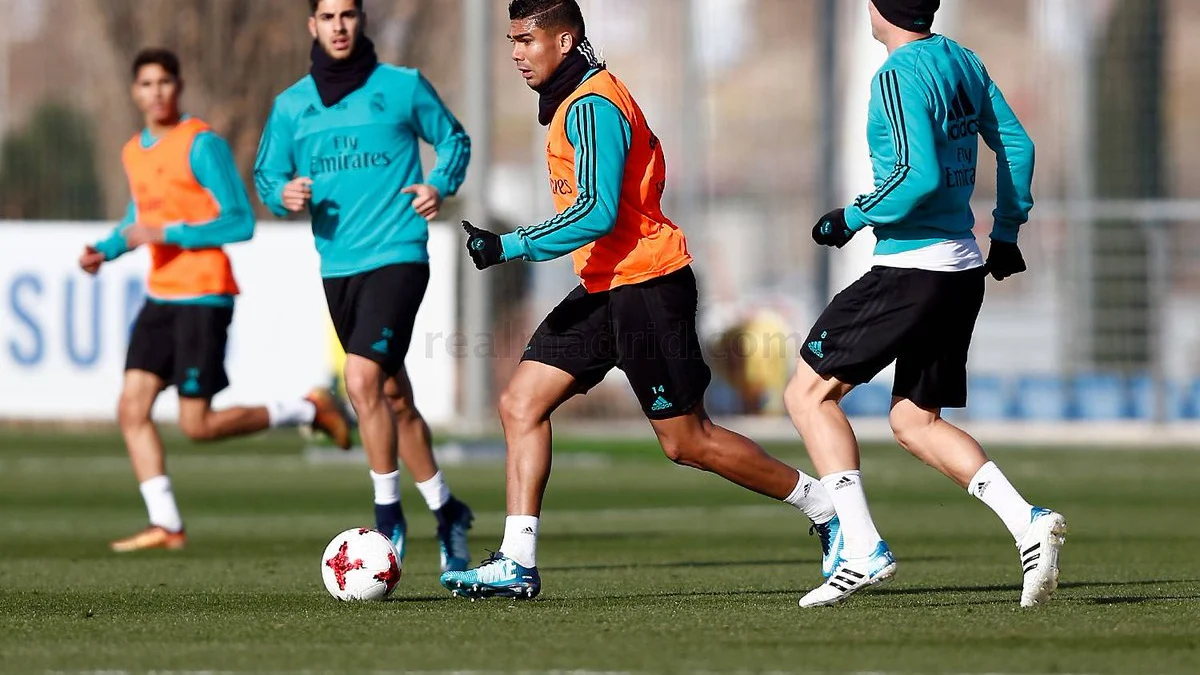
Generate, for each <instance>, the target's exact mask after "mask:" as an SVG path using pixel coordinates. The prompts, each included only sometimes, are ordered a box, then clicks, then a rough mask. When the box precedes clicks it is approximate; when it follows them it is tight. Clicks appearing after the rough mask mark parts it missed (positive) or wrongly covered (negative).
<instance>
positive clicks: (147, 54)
mask: <svg viewBox="0 0 1200 675" xmlns="http://www.w3.org/2000/svg"><path fill="white" fill-rule="evenodd" d="M146 66H161V67H162V69H163V70H165V71H167V73H168V74H169V75H170V76H171V77H173V78H175V80H176V81H178V80H179V57H178V56H175V52H173V51H171V50H169V49H161V48H158V47H151V48H149V49H143V50H142V51H140V52H138V53H137V56H135V57H133V68H132V69H131V70H132V73H131V74H132V75H133V79H134V80H137V77H138V73H140V72H142V68H145V67H146Z"/></svg>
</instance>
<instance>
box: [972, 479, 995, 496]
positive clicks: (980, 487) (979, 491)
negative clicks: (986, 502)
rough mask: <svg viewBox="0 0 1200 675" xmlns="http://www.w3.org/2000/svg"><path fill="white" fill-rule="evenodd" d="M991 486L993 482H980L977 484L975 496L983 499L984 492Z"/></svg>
mask: <svg viewBox="0 0 1200 675" xmlns="http://www.w3.org/2000/svg"><path fill="white" fill-rule="evenodd" d="M991 484H992V481H990V480H981V481H979V482H978V483H976V484H975V494H976V495H978V496H980V497H982V496H983V493H984V491H985V490H987V489H988V486H989V485H991Z"/></svg>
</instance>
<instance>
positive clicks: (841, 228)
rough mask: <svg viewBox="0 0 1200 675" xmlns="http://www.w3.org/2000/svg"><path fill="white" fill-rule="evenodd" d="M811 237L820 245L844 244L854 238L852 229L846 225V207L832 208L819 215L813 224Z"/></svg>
mask: <svg viewBox="0 0 1200 675" xmlns="http://www.w3.org/2000/svg"><path fill="white" fill-rule="evenodd" d="M812 238H813V241H815V242H817V243H818V244H820V245H821V246H836V247H838V248H841V247H843V246H845V245H846V243H847V242H849V241H850V240H851V239H853V238H854V231H853V230H851V229H850V228H849V227H847V226H846V209H834V210H833V211H830V212H829V213H826V214H825V215H823V216H821V219H820V220H818V221H817V224H816V225H813V230H812Z"/></svg>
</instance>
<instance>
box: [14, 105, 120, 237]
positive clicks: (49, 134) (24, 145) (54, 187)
mask: <svg viewBox="0 0 1200 675" xmlns="http://www.w3.org/2000/svg"><path fill="white" fill-rule="evenodd" d="M0 148H3V149H2V150H0V219H14V220H22V219H23V220H85V219H93V218H101V217H103V215H104V199H103V196H102V194H101V189H100V182H99V180H98V179H97V177H96V164H95V155H96V148H95V144H94V143H93V140H92V131H91V124H90V121H89V120H88V118H87V116H86V115H84V114H83V113H81V112H79V111H78V110H75V109H73V108H70V107H68V106H66V105H63V104H60V103H46V104H43V105H42V106H41V107H39V108H38V109H37V110H36V111H35V112H34V114H33V117H32V121H31V122H30V123H29V125H28V126H27V127H25V128H24V129H20V130H18V131H16V132H14V133H12V134H10V135H9V136H8V137H7V138H6V139H5V140H4V143H3V144H0Z"/></svg>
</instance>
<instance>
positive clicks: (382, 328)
mask: <svg viewBox="0 0 1200 675" xmlns="http://www.w3.org/2000/svg"><path fill="white" fill-rule="evenodd" d="M324 284H325V299H326V301H327V302H328V303H329V316H330V318H332V319H333V328H334V330H335V331H337V336H338V340H339V341H340V342H341V343H342V349H344V350H345V351H346V353H347V354H354V355H356V356H361V357H363V358H365V359H369V360H371V361H374V362H375V363H378V364H379V365H380V367H381V368H383V372H384V374H385V375H387V376H388V377H391V376H393V375H395V374H396V373H398V372H400V369H401V368H403V367H404V358H405V357H406V356H408V345H409V342H411V341H412V333H413V325H414V324H415V323H416V321H417V310H418V309H420V308H421V301H422V300H424V299H425V289H426V288H427V287H428V286H429V265H427V264H409V263H405V264H399V265H388V266H386V267H380V268H378V269H374V270H371V271H369V272H363V273H361V274H355V275H353V276H348V277H331V278H326V279H325V280H324Z"/></svg>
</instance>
